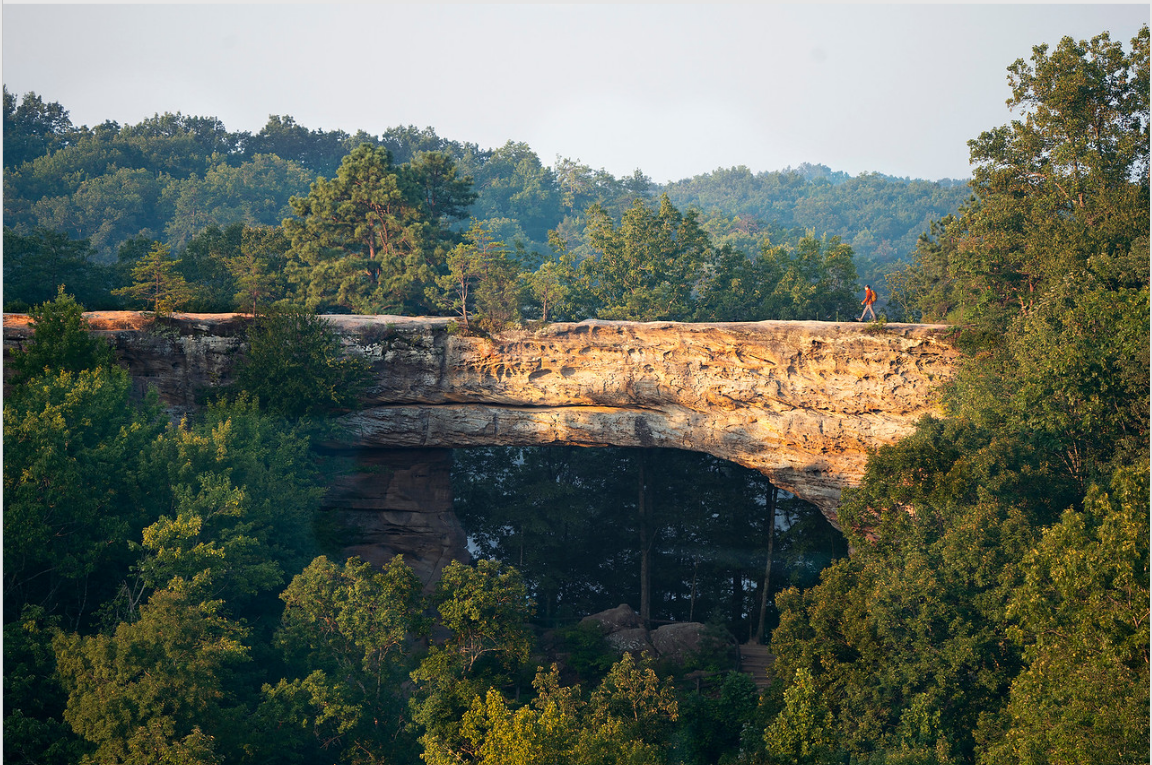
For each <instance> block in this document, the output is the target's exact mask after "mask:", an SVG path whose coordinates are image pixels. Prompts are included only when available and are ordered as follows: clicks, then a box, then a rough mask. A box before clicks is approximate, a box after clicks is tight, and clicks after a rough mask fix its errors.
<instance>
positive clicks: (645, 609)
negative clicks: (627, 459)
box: [636, 449, 652, 627]
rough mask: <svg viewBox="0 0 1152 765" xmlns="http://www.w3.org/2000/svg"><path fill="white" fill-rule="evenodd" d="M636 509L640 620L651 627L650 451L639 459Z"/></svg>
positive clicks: (642, 454) (641, 451) (643, 453)
mask: <svg viewBox="0 0 1152 765" xmlns="http://www.w3.org/2000/svg"><path fill="white" fill-rule="evenodd" d="M636 462H637V467H638V470H637V476H638V480H637V492H636V508H637V513H638V515H639V521H640V619H641V621H643V622H644V626H645V627H648V626H649V621H650V620H651V618H652V558H651V551H652V539H651V536H652V532H651V529H650V528H649V522H650V520H651V519H650V513H651V508H650V507H649V506H648V504H649V500H650V495H649V493H648V469H647V468H648V451H647V450H646V449H642V450H640V452H639V454H638V457H637V460H636Z"/></svg>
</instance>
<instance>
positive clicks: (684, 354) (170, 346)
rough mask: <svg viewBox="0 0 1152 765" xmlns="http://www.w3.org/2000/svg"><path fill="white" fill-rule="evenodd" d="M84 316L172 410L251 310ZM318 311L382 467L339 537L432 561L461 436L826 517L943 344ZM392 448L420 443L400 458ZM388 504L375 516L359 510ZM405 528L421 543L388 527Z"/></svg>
mask: <svg viewBox="0 0 1152 765" xmlns="http://www.w3.org/2000/svg"><path fill="white" fill-rule="evenodd" d="M87 317H88V319H89V322H90V324H91V325H92V327H93V331H94V332H97V333H100V334H103V335H105V336H106V337H108V339H109V340H110V341H111V342H112V344H113V346H114V347H115V349H116V351H117V354H118V355H119V356H120V358H121V359H122V360H123V361H124V362H125V363H126V364H127V365H128V367H129V369H130V371H131V373H132V375H133V377H134V379H135V381H136V384H137V385H138V386H139V387H140V389H141V390H143V389H144V388H146V387H148V386H155V387H157V388H158V390H159V392H160V396H161V399H162V400H163V401H164V402H165V403H166V404H167V405H168V406H170V407H171V408H172V409H173V410H174V411H180V410H187V409H190V408H193V407H194V406H195V405H196V401H197V400H198V399H197V396H198V394H199V393H200V392H201V391H202V390H203V389H204V388H206V387H210V386H213V385H218V384H222V383H227V382H228V381H229V380H230V378H231V373H232V369H233V366H234V363H235V360H236V358H237V357H238V356H239V355H240V354H242V353H243V350H244V343H243V328H244V325H245V323H246V322H247V321H248V319H247V318H246V317H243V316H240V315H236V314H220V315H205V314H180V315H177V316H176V317H174V320H173V322H172V324H171V326H170V327H169V328H166V329H165V330H164V331H163V332H157V331H154V329H153V320H152V319H151V318H150V317H149V316H148V315H146V314H140V313H134V312H101V313H90V314H87ZM328 318H329V319H330V321H331V322H332V323H333V325H334V326H335V327H336V328H337V330H338V331H339V332H340V334H341V335H342V337H343V339H344V342H345V344H346V347H347V348H348V350H349V352H353V353H359V354H363V355H364V356H366V357H367V358H368V359H369V360H370V361H371V362H372V366H373V370H374V373H375V377H374V380H373V384H372V385H371V387H370V389H369V390H368V392H367V395H366V396H365V398H364V400H363V403H362V406H361V408H360V409H359V410H357V411H355V412H351V413H349V414H347V415H345V416H344V417H343V418H342V419H343V422H344V424H345V425H346V426H347V431H348V433H349V436H350V444H351V447H350V448H352V449H354V450H355V451H356V453H357V456H358V458H359V459H361V460H362V461H365V462H367V463H369V464H370V465H374V466H375V467H386V468H387V470H384V471H380V470H377V471H375V472H376V474H381V473H387V474H388V475H389V476H391V478H390V479H389V481H381V480H376V479H368V478H364V477H363V476H361V477H359V478H356V479H353V480H346V481H345V482H344V483H343V484H342V486H341V487H340V489H339V490H338V491H336V492H334V494H333V499H332V504H333V507H334V508H335V509H343V510H344V511H346V512H348V513H352V514H353V515H354V516H355V518H356V519H358V520H349V521H348V522H349V523H351V524H352V525H357V526H364V527H367V526H372V528H373V529H374V530H373V531H372V532H371V533H367V535H366V537H365V539H367V540H368V541H367V542H366V543H365V544H363V545H353V548H355V551H357V552H358V553H360V554H362V555H365V557H369V558H377V559H380V558H381V556H383V557H387V556H388V555H390V554H391V553H394V552H397V551H404V552H406V553H407V554H408V555H409V556H410V557H412V556H414V557H416V558H421V559H423V560H424V564H423V566H422V567H424V568H431V569H438V568H439V567H440V566H441V565H443V563H444V562H446V557H445V556H448V557H451V555H454V554H456V552H455V551H450V550H449V549H448V548H456V550H459V549H461V548H462V544H463V533H462V531H460V530H459V525H458V524H455V526H453V524H454V519H453V518H452V516H451V494H450V491H449V493H447V495H446V496H440V495H441V494H444V491H443V490H433V491H431V493H429V494H427V496H422V495H420V491H419V487H420V486H421V483H422V482H423V483H424V484H426V485H429V486H434V485H445V482H446V477H445V476H446V475H447V467H446V465H447V464H448V462H447V461H446V459H445V457H444V454H445V453H444V452H441V451H438V450H444V449H452V448H461V447H469V446H485V445H506V446H526V445H547V444H575V445H582V446H625V447H628V446H644V447H649V446H651V447H665V448H676V449H688V450H692V451H702V452H707V453H709V454H712V455H715V456H717V457H721V458H723V459H726V460H730V461H732V462H735V463H737V464H740V465H743V466H746V467H750V468H753V469H756V470H759V471H760V472H762V473H764V474H765V475H767V476H768V477H769V479H770V480H771V481H772V482H773V484H775V485H776V486H779V487H780V488H782V489H784V490H786V491H789V492H792V493H793V494H795V495H797V496H799V497H801V498H803V499H806V500H808V501H810V502H812V503H814V504H815V505H817V506H818V507H819V508H820V509H821V511H822V512H823V513H824V514H825V516H826V517H828V518H829V520H830V521H832V522H833V523H835V521H836V507H837V504H838V503H839V500H840V493H841V491H842V490H843V489H844V488H846V487H849V486H852V485H854V484H856V483H857V482H858V481H859V480H860V478H861V477H862V476H863V472H864V466H865V462H866V460H867V457H868V453H869V451H871V450H874V449H876V448H878V447H880V446H882V445H885V444H890V443H893V442H895V441H896V440H898V439H899V438H901V437H902V436H904V435H906V434H908V433H909V432H911V430H912V429H913V428H914V426H915V423H916V421H917V420H919V419H920V418H921V417H923V416H924V415H926V414H929V413H932V412H933V411H934V410H935V404H934V400H933V395H934V391H935V390H936V388H937V387H938V385H939V384H940V383H941V382H943V381H944V380H946V379H947V378H948V377H949V376H950V375H951V374H952V372H953V369H954V365H955V360H956V357H957V351H956V350H955V348H954V347H953V345H952V343H951V342H950V340H949V337H950V334H949V328H948V327H945V326H941V325H920V324H886V325H883V326H878V325H869V324H859V323H852V322H835V323H834V322H784V321H764V322H741V323H707V324H705V323H701V324H689V323H677V322H609V321H584V322H580V323H578V324H549V325H544V326H541V327H538V328H534V329H515V330H509V331H506V332H501V333H498V334H495V335H493V336H491V337H475V336H467V335H463V334H460V333H458V332H456V331H454V327H455V324H454V323H453V322H452V321H451V320H449V319H444V318H414V317H400V316H330V317H328ZM29 335H30V328H29V326H28V322H27V317H26V316H22V315H6V316H5V320H4V339H5V349H6V350H7V349H9V348H11V347H14V346H17V345H19V344H21V343H23V342H24V341H25V340H26V339H27V337H28V336H29ZM397 450H414V451H412V452H411V454H412V456H413V457H419V458H418V459H416V460H415V461H412V460H408V461H407V462H406V461H405V459H404V458H403V457H402V454H403V452H398V451H397ZM406 465H407V467H405V466H406ZM371 474H372V473H371V471H369V472H367V473H365V475H371ZM437 482H439V483H437ZM382 484H387V485H382ZM393 484H395V485H393ZM429 497H434V498H435V499H434V501H433V500H429V499H428V498H429ZM429 502H431V504H432V505H433V506H434V507H435V510H434V512H431V513H429V512H428V511H429V507H428V504H429ZM389 503H391V504H390V505H389ZM389 508H390V511H391V513H392V514H391V515H390V516H387V517H386V518H385V520H384V522H383V523H381V522H380V518H381V516H379V515H377V516H376V519H377V520H376V521H375V522H374V524H375V525H373V524H372V523H367V522H366V521H365V520H364V519H365V517H366V516H365V514H364V511H369V512H370V513H371V512H375V513H381V512H386V511H389ZM430 518H440V520H439V521H436V522H429V520H428V519H430ZM445 519H447V520H445ZM421 523H428V524H429V525H427V527H426V528H423V527H421ZM406 535H407V536H410V537H412V538H413V539H423V540H424V541H425V542H426V544H424V546H423V547H421V548H420V549H419V550H415V549H414V548H413V546H412V544H411V543H401V542H398V541H397V540H400V539H401V538H403V537H405V536H406ZM389 540H392V541H391V542H389ZM371 550H376V552H377V554H376V555H372V554H369V553H370V552H371ZM436 550H440V552H439V553H438V552H436Z"/></svg>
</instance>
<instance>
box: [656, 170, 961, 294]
mask: <svg viewBox="0 0 1152 765" xmlns="http://www.w3.org/2000/svg"><path fill="white" fill-rule="evenodd" d="M663 190H664V191H666V192H667V193H668V196H669V198H670V199H671V200H672V203H673V204H675V205H676V206H677V207H681V208H688V207H694V208H697V209H699V210H700V211H701V212H702V214H703V218H704V220H705V221H707V220H709V219H713V220H714V219H718V218H719V219H725V218H727V219H733V218H735V219H750V220H755V221H762V222H768V223H773V224H776V225H777V226H780V227H782V228H784V229H803V230H805V231H813V232H814V233H815V234H816V236H822V235H828V236H838V237H840V238H841V240H842V241H844V242H845V243H846V244H848V245H850V246H851V247H852V251H853V253H854V256H855V260H856V269H857V271H858V272H859V273H860V278H861V281H869V280H871V281H872V282H873V283H875V282H876V281H880V277H882V276H883V275H886V274H888V273H890V272H891V271H892V270H893V268H894V266H895V265H896V263H897V262H900V261H906V260H907V258H908V255H909V253H911V252H912V251H913V250H914V249H915V247H916V240H917V239H918V238H919V237H920V235H921V234H922V233H925V232H927V231H928V230H929V226H930V224H931V222H932V221H934V220H938V219H940V218H943V217H944V216H946V215H949V214H951V213H954V212H956V210H957V209H959V207H960V205H961V204H963V203H964V201H965V200H966V199H968V197H969V196H970V194H971V192H970V191H969V189H968V184H967V181H958V180H951V179H945V180H940V181H924V180H909V179H907V178H893V177H891V176H886V175H880V174H878V173H865V174H861V175H858V176H856V177H855V178H853V177H851V176H849V175H847V174H845V173H840V172H833V171H832V170H830V169H829V168H827V167H824V166H823V165H807V164H805V165H801V166H800V167H799V168H788V169H785V170H778V171H773V172H761V173H753V172H752V171H751V170H749V169H748V168H746V167H743V166H741V167H734V168H729V169H719V170H715V171H713V172H711V173H707V174H704V175H698V176H696V177H694V178H689V179H686V180H682V181H676V182H675V183H670V184H668V186H667V187H666V188H665V189H663Z"/></svg>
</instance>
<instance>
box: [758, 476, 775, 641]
mask: <svg viewBox="0 0 1152 765" xmlns="http://www.w3.org/2000/svg"><path fill="white" fill-rule="evenodd" d="M777 494H778V491H777V489H776V487H775V486H772V487H771V488H769V489H768V497H767V499H768V560H767V562H765V564H764V585H763V586H762V587H761V588H760V617H759V620H758V621H757V623H756V636H755V637H753V638H752V643H753V644H754V645H760V644H761V643H762V642H763V641H764V615H765V612H766V611H767V610H768V585H769V584H770V583H771V581H772V542H773V541H774V540H775V539H776V496H777Z"/></svg>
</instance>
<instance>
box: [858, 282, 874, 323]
mask: <svg viewBox="0 0 1152 765" xmlns="http://www.w3.org/2000/svg"><path fill="white" fill-rule="evenodd" d="M860 302H861V303H863V304H864V311H863V313H861V314H860V318H859V319H857V321H864V316H865V314H872V320H873V321H875V320H876V312H875V311H873V310H872V304H873V303H875V302H876V293H875V292H873V291H872V288H871V287H870V286H869V285H867V284H865V285H864V299H863V300H861V301H860Z"/></svg>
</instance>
